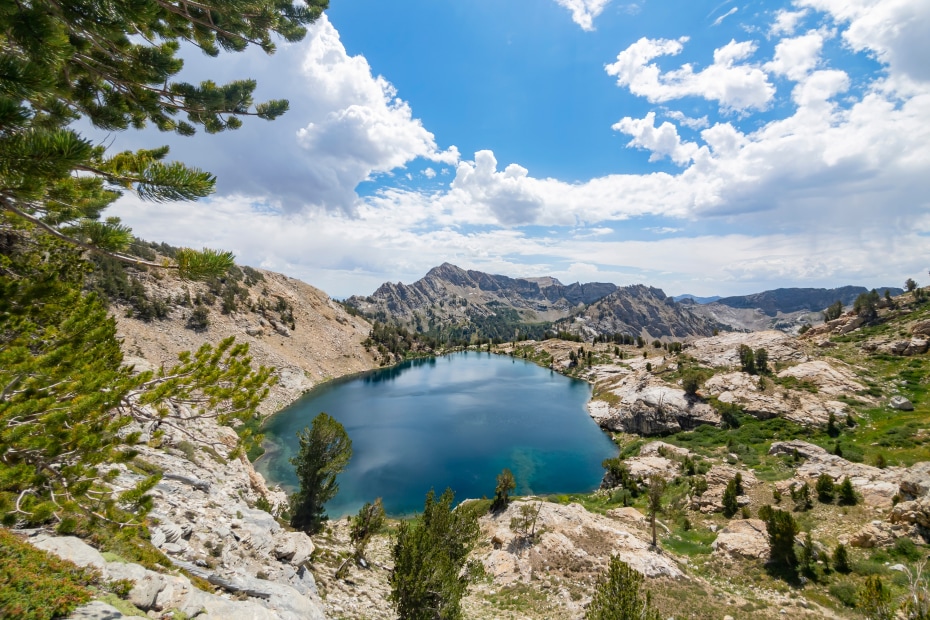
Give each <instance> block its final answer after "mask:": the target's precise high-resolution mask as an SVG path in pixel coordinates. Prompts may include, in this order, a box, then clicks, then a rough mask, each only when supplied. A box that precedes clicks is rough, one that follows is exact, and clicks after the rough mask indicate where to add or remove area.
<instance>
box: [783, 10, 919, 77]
mask: <svg viewBox="0 0 930 620" xmlns="http://www.w3.org/2000/svg"><path fill="white" fill-rule="evenodd" d="M795 4H796V5H797V6H801V7H805V8H811V9H815V10H817V11H823V12H825V13H829V14H830V15H831V16H832V17H833V19H834V20H835V21H836V22H838V23H839V24H843V25H847V27H846V28H845V30H843V39H844V41H845V42H846V43H847V44H848V45H849V46H850V47H851V48H852V49H853V50H855V51H868V52H871V53H872V54H873V55H874V56H875V57H876V58H877V59H878V60H879V61H880V62H882V63H884V64H887V65H888V67H889V69H890V71H891V72H892V73H900V74H902V75H904V76H906V77H907V78H909V79H911V80H917V81H921V82H928V81H930V62H927V59H928V58H930V37H928V36H927V33H930V3H928V2H922V1H910V0H888V1H887V2H876V1H875V0H795Z"/></svg>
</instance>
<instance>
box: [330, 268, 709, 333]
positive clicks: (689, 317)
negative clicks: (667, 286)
mask: <svg viewBox="0 0 930 620" xmlns="http://www.w3.org/2000/svg"><path fill="white" fill-rule="evenodd" d="M346 302H347V303H348V304H349V305H351V306H354V307H355V308H357V309H358V310H360V311H361V312H362V313H364V314H365V315H367V316H369V317H372V318H374V319H376V320H379V321H382V322H388V321H390V322H394V323H398V324H400V325H404V326H408V327H412V328H414V329H416V330H417V331H421V332H425V333H432V334H439V335H445V334H450V335H451V336H454V337H467V336H469V335H478V336H480V337H485V338H491V337H497V338H504V339H506V338H511V337H514V335H515V334H516V333H520V334H524V335H532V337H542V336H543V335H544V333H545V332H546V331H547V330H549V329H550V328H551V331H550V333H554V332H556V331H566V332H571V333H576V334H579V335H584V336H586V337H589V338H590V337H593V336H596V335H611V334H614V333H626V334H630V335H633V336H644V337H649V338H662V337H669V338H686V337H689V336H704V335H710V334H711V333H712V332H713V329H714V328H715V327H717V324H716V323H714V322H712V321H709V320H708V319H705V318H703V317H700V316H696V315H695V314H693V313H691V312H690V311H689V310H688V309H687V308H686V307H685V305H682V304H677V303H675V301H674V300H673V299H671V298H669V297H667V296H666V295H665V293H664V292H663V291H662V290H660V289H656V288H652V287H649V286H645V285H642V284H637V285H633V286H626V287H622V288H620V287H617V286H616V285H615V284H611V283H604V282H589V283H586V284H582V283H577V282H576V283H574V284H562V283H561V282H559V281H558V280H557V279H556V278H553V277H551V276H544V277H534V278H511V277H508V276H503V275H492V274H487V273H484V272H481V271H475V270H465V269H462V268H460V267H457V266H455V265H452V264H449V263H443V264H442V265H440V266H438V267H434V268H433V269H430V270H429V272H428V273H427V274H426V275H425V276H424V277H423V278H421V279H420V280H417V281H416V282H414V283H413V284H409V285H407V284H403V283H400V282H398V283H392V282H386V283H384V284H382V285H381V286H380V287H378V289H377V290H376V291H375V292H374V293H372V294H371V295H369V296H367V297H361V296H353V297H350V298H349V299H347V300H346Z"/></svg>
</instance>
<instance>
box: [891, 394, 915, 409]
mask: <svg viewBox="0 0 930 620" xmlns="http://www.w3.org/2000/svg"><path fill="white" fill-rule="evenodd" d="M888 406H889V407H891V408H892V409H897V410H898V411H913V410H914V403H912V402H911V401H909V400H908V399H906V398H905V397H903V396H892V397H891V400H890V401H888Z"/></svg>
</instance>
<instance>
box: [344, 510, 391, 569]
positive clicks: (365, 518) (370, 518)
mask: <svg viewBox="0 0 930 620" xmlns="http://www.w3.org/2000/svg"><path fill="white" fill-rule="evenodd" d="M383 526H384V504H382V503H381V498H380V497H379V498H377V499H376V500H375V501H374V503H373V504H371V503H367V502H366V503H365V505H364V506H362V507H361V508H360V509H359V511H358V514H357V515H356V516H355V518H353V519H352V528H351V529H350V530H349V538H350V540H351V541H352V544H353V545H354V546H355V559H356V560H362V559H364V558H365V547H367V546H368V541H369V540H371V537H372V536H373V535H374V534H375V533H376V532H377V531H378V530H380V529H381V528H382V527H383Z"/></svg>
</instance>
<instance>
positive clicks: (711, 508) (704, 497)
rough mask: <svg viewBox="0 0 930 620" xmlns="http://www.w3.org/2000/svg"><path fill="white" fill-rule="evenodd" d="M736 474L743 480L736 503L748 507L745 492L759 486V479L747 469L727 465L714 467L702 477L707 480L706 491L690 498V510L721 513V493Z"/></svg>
mask: <svg viewBox="0 0 930 620" xmlns="http://www.w3.org/2000/svg"><path fill="white" fill-rule="evenodd" d="M736 474H739V475H740V476H741V477H742V479H743V494H742V495H738V496H737V497H736V502H737V504H738V505H739V506H748V505H749V504H750V499H749V496H748V495H747V494H746V491H749V490H751V489H753V488H754V487H755V486H756V485H758V484H759V479H758V478H756V476H755V474H753V473H752V472H751V471H749V470H747V469H737V468H736V467H731V466H729V465H714V466H713V467H711V468H710V470H709V471H708V472H707V473H706V474H705V475H704V478H705V480H707V490H706V491H704V492H703V493H701V494H700V495H692V496H691V508H692V509H693V510H700V511H701V512H703V513H705V514H706V513H711V512H722V511H723V492H724V491H725V490H726V488H727V484H729V483H730V480H733V479H734V478H735V477H736Z"/></svg>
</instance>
